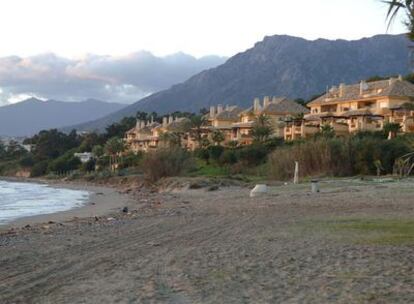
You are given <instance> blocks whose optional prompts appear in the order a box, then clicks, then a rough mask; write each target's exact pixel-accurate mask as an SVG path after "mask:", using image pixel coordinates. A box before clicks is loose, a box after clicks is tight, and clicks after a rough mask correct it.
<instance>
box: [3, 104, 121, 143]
mask: <svg viewBox="0 0 414 304" xmlns="http://www.w3.org/2000/svg"><path fill="white" fill-rule="evenodd" d="M123 107H125V105H122V104H117V103H107V102H103V101H98V100H93V99H89V100H86V101H83V102H62V101H55V100H48V101H41V100H38V99H35V98H30V99H27V100H25V101H22V102H19V103H16V104H12V105H8V106H3V107H0V135H1V136H30V135H33V134H36V133H37V132H39V131H41V130H45V129H52V128H61V127H64V126H68V125H74V124H79V123H83V122H86V121H91V120H94V119H98V118H101V117H104V116H105V115H108V114H109V113H113V112H115V111H118V110H120V109H121V108H123Z"/></svg>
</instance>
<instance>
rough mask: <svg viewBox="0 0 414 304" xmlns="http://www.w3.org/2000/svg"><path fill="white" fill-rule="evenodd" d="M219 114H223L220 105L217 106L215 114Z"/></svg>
mask: <svg viewBox="0 0 414 304" xmlns="http://www.w3.org/2000/svg"><path fill="white" fill-rule="evenodd" d="M221 112H223V106H222V105H221V104H219V105H218V106H217V114H220V113H221Z"/></svg>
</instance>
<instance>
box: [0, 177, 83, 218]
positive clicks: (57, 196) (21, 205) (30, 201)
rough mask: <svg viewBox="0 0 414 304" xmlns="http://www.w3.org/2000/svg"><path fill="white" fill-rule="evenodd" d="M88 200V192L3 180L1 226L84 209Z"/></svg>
mask: <svg viewBox="0 0 414 304" xmlns="http://www.w3.org/2000/svg"><path fill="white" fill-rule="evenodd" d="M88 198H89V193H88V192H87V191H79V190H71V189H62V188H54V187H50V186H48V185H44V184H35V183H20V182H7V181H1V180H0V225H4V224H7V223H10V222H12V221H14V220H16V219H19V218H23V217H28V216H34V215H41V214H50V213H55V212H60V211H66V210H70V209H73V208H77V207H81V206H82V205H84V204H85V203H86V202H87V201H88Z"/></svg>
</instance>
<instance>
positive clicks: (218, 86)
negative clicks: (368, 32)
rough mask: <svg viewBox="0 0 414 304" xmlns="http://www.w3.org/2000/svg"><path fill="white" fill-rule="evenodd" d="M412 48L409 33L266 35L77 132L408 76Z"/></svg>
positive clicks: (302, 95) (304, 96)
mask: <svg viewBox="0 0 414 304" xmlns="http://www.w3.org/2000/svg"><path fill="white" fill-rule="evenodd" d="M408 46H409V41H408V39H407V38H406V36H405V35H378V36H374V37H372V38H364V39H360V40H356V41H346V40H326V39H318V40H313V41H310V40H305V39H302V38H297V37H291V36H280V35H276V36H271V37H265V38H264V40H263V41H261V42H258V43H256V44H255V46H254V47H253V48H251V49H248V50H247V51H245V52H243V53H239V54H237V55H235V56H233V57H231V58H230V59H228V60H227V61H226V62H225V63H224V64H222V65H220V66H218V67H216V68H212V69H208V70H205V71H203V72H201V73H199V74H197V75H195V76H193V77H191V78H190V79H188V80H187V81H185V82H183V83H181V84H178V85H174V86H172V87H171V88H170V89H167V90H164V91H160V92H158V93H155V94H153V95H150V96H148V97H146V98H143V99H141V100H140V101H138V102H136V103H134V104H132V105H130V106H128V107H126V108H124V109H122V110H120V111H118V112H116V113H113V114H111V115H108V116H106V117H104V118H102V119H99V120H96V121H92V122H89V123H86V124H82V125H78V126H77V128H78V129H81V130H91V129H102V128H103V127H105V126H106V125H108V124H110V123H112V122H115V121H118V120H120V119H121V118H122V117H124V116H128V115H134V114H135V113H136V112H137V111H147V112H151V111H156V112H159V113H167V112H173V111H198V110H199V109H201V108H203V107H208V106H210V105H213V104H219V103H221V104H235V105H239V106H248V105H250V104H251V102H252V100H253V98H254V97H261V96H265V95H271V96H286V97H289V98H304V99H308V98H310V97H311V96H313V95H315V94H320V93H322V92H324V91H325V90H326V87H327V86H331V85H337V84H339V83H342V82H343V83H355V82H358V81H360V80H361V79H366V78H369V77H371V76H374V75H378V76H388V75H395V74H407V73H409V72H410V51H409V48H408Z"/></svg>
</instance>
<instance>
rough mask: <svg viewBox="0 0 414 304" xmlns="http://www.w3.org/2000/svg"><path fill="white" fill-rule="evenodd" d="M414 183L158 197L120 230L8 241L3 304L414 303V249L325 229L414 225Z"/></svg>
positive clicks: (0, 287) (0, 280)
mask: <svg viewBox="0 0 414 304" xmlns="http://www.w3.org/2000/svg"><path fill="white" fill-rule="evenodd" d="M413 185H414V184H411V183H401V184H397V183H388V184H375V183H357V182H350V183H348V184H346V185H345V186H339V185H338V183H332V184H324V185H322V193H320V194H316V195H312V194H310V193H309V191H308V188H309V187H308V185H299V186H286V187H275V188H273V189H272V193H271V195H269V196H267V197H266V198H255V199H250V198H248V189H244V188H236V187H231V188H223V189H220V190H219V191H215V192H208V191H205V190H204V189H201V190H192V191H183V192H179V193H174V194H172V193H165V194H153V195H150V196H148V197H141V198H138V199H137V203H136V210H137V212H133V213H132V215H122V214H120V215H119V216H116V219H115V220H104V221H96V222H94V221H93V220H92V219H91V220H80V221H74V222H71V223H66V224H65V225H64V226H60V225H51V227H50V228H48V229H31V230H24V231H20V232H19V233H17V234H16V235H2V236H0V303H366V302H372V303H391V302H392V303H409V302H413V301H414V291H413V290H414V264H413V261H412V257H413V253H414V247H413V246H412V244H411V243H408V244H407V243H402V244H393V245H387V244H386V245H383V244H381V245H378V244H372V243H368V242H365V243H364V242H361V243H355V242H353V240H354V235H351V238H349V236H350V235H349V233H348V232H347V233H342V232H336V231H331V230H330V229H325V228H324V227H325V226H324V225H325V224H324V223H325V222H326V221H328V220H333V221H338V220H342V219H344V218H346V219H351V218H352V219H355V218H366V219H371V218H385V219H387V218H390V219H391V218H392V219H395V218H398V219H399V218H404V219H406V220H411V219H412V217H413V215H414V208H413V207H414V202H413V200H412V197H413V194H414V187H413ZM132 211H134V210H132ZM320 223H322V224H320ZM313 227H321V228H320V229H319V228H318V229H313ZM329 227H330V226H328V228H329ZM356 233H357V234H358V232H356ZM408 233H410V232H408ZM357 237H358V236H357V235H356V236H355V238H357Z"/></svg>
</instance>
